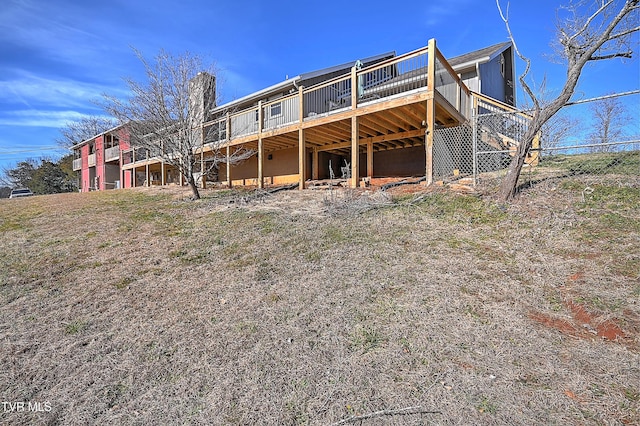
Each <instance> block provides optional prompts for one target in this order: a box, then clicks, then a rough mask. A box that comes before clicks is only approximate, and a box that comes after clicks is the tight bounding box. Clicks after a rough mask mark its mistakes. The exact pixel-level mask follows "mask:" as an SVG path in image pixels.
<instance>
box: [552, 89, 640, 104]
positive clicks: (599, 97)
mask: <svg viewBox="0 0 640 426" xmlns="http://www.w3.org/2000/svg"><path fill="white" fill-rule="evenodd" d="M638 93H640V90H631V91H628V92H621V93H613V94H611V95H604V96H598V97H597V98H589V99H581V100H579V101H573V102H567V103H566V104H564V106H569V105H578V104H585V103H587V102H596V101H601V100H604V99H611V98H618V97H620V96H627V95H637V94H638Z"/></svg>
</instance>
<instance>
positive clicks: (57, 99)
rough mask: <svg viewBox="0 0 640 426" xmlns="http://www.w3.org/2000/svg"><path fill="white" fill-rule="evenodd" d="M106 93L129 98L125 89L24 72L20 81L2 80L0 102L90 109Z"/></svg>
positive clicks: (20, 75) (15, 79)
mask: <svg viewBox="0 0 640 426" xmlns="http://www.w3.org/2000/svg"><path fill="white" fill-rule="evenodd" d="M103 93H109V94H112V95H114V96H126V95H127V92H126V91H125V90H123V89H122V88H114V87H109V86H105V85H102V84H95V83H87V82H79V81H74V80H64V79H52V78H47V77H41V76H37V75H35V74H31V73H27V72H22V71H21V72H19V76H18V77H17V78H14V79H10V80H4V81H0V102H2V103H5V104H8V105H9V104H23V105H26V106H28V107H34V106H38V105H40V106H42V105H48V106H50V107H52V108H69V107H76V108H91V107H92V104H93V103H94V102H95V101H96V100H99V99H100V97H101V95H102V94H103ZM16 101H17V102H16Z"/></svg>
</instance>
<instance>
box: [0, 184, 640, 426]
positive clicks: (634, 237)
mask: <svg viewBox="0 0 640 426" xmlns="http://www.w3.org/2000/svg"><path fill="white" fill-rule="evenodd" d="M586 188H589V190H586ZM639 188H640V183H638V182H635V183H632V184H627V185H618V184H616V185H613V184H611V185H606V184H602V183H595V184H592V183H589V185H588V186H587V183H585V182H584V181H579V180H576V179H565V180H562V181H554V182H553V183H546V184H540V185H538V186H536V187H534V188H531V189H528V190H527V192H526V194H524V195H523V196H521V197H520V198H519V199H518V200H517V201H516V202H515V203H514V204H512V205H509V206H505V205H499V204H496V203H495V202H494V201H492V200H491V199H488V198H483V197H474V196H461V195H456V194H450V193H441V192H434V193H428V194H425V195H422V196H420V197H419V196H418V195H412V194H400V193H397V194H396V195H395V198H389V197H384V196H383V195H381V194H377V195H375V196H372V197H369V198H366V199H362V198H359V197H360V196H359V193H354V192H352V191H344V192H332V193H329V192H326V191H317V192H314V191H304V192H302V193H300V192H299V191H286V192H279V193H277V194H273V195H263V196H253V195H252V193H250V192H244V193H241V192H236V191H214V190H208V191H205V192H204V193H203V200H201V201H198V202H191V201H187V200H186V199H185V197H186V196H187V193H186V192H184V193H183V192H181V191H180V190H178V189H136V190H121V191H109V192H99V193H88V194H63V195H56V196H39V197H31V198H28V199H17V200H0V341H1V342H2V344H1V345H0V399H1V400H2V401H5V402H10V403H11V404H10V405H7V404H4V410H3V412H2V413H0V423H3V424H16V425H18V424H20V425H22V424H24V425H27V424H230V425H240V424H313V425H327V424H335V423H338V422H341V421H343V420H345V422H343V423H342V424H347V422H349V423H348V424H363V425H377V424H385V425H387V424H388V425H391V424H403V425H406V424H409V425H411V424H415V425H417V424H510V425H518V424H521V425H530V424H581V425H584V424H640V303H639V299H640V208H639V205H640V189H639ZM16 402H24V403H25V404H28V403H32V407H31V408H32V409H34V408H35V406H34V404H35V403H39V404H40V405H39V406H38V407H37V408H40V409H41V411H40V412H29V410H26V409H25V410H24V411H20V410H19V409H17V408H16V407H17V405H15V403H16ZM405 408H409V409H408V410H404V411H403V410H402V409H405ZM382 410H387V411H386V412H385V413H377V414H375V415H372V416H371V417H370V418H368V419H363V420H362V419H361V420H359V419H358V417H357V416H366V415H369V414H373V413H376V412H379V411H382Z"/></svg>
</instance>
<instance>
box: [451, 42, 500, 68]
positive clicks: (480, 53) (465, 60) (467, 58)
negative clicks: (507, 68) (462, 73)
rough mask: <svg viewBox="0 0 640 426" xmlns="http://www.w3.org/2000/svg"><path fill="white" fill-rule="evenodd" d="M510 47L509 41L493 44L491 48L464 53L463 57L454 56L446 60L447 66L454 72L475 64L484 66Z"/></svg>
mask: <svg viewBox="0 0 640 426" xmlns="http://www.w3.org/2000/svg"><path fill="white" fill-rule="evenodd" d="M511 46H512V43H511V42H510V41H506V42H504V43H498V44H494V45H493V46H489V47H485V48H482V49H479V50H474V51H473V52H469V53H465V54H464V55H460V56H456V57H453V58H451V59H448V60H447V62H449V65H451V67H452V68H453V69H455V70H456V71H457V70H459V69H463V68H467V67H469V66H471V65H475V64H477V63H479V64H484V63H486V62H489V61H491V60H492V59H493V58H495V57H496V56H498V55H499V54H501V53H502V52H504V51H505V50H507V49H508V48H509V47H511Z"/></svg>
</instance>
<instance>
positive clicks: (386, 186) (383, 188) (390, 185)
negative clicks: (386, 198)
mask: <svg viewBox="0 0 640 426" xmlns="http://www.w3.org/2000/svg"><path fill="white" fill-rule="evenodd" d="M425 180H427V178H426V176H423V177H421V178H420V179H418V180H406V179H405V180H401V181H399V182H389V183H385V184H384V185H382V186H381V187H380V191H386V190H387V189H389V188H393V187H396V186H401V185H415V184H417V183H420V182H424V181H425Z"/></svg>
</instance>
